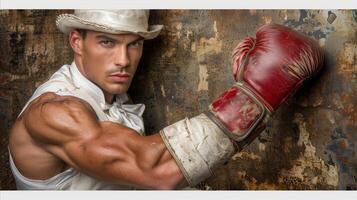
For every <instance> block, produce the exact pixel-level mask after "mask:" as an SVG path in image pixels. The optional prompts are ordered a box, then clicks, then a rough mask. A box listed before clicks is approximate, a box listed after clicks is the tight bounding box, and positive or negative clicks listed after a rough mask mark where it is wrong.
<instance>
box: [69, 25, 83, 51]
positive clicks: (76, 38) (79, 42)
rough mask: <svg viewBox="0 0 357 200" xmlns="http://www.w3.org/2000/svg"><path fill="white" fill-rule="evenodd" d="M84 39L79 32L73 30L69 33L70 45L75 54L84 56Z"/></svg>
mask: <svg viewBox="0 0 357 200" xmlns="http://www.w3.org/2000/svg"><path fill="white" fill-rule="evenodd" d="M83 42H84V40H83V38H82V36H81V34H80V33H79V32H78V31H77V30H72V31H71V32H70V33H69V44H70V45H71V47H72V49H73V51H74V53H75V54H78V55H82V47H83Z"/></svg>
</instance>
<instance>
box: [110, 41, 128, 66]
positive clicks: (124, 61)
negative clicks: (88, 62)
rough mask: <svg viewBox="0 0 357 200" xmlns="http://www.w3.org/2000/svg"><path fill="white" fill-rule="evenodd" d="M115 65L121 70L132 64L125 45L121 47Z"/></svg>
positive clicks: (117, 52) (116, 55)
mask: <svg viewBox="0 0 357 200" xmlns="http://www.w3.org/2000/svg"><path fill="white" fill-rule="evenodd" d="M114 64H115V65H116V66H118V67H120V68H124V67H127V66H128V65H129V64H130V59H129V55H128V49H127V47H126V46H125V45H120V46H119V47H118V49H117V51H116V53H115V59H114Z"/></svg>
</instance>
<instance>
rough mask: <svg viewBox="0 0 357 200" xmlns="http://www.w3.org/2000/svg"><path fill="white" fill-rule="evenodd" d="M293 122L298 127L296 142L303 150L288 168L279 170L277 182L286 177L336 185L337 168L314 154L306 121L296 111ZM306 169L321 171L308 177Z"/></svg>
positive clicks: (300, 180) (314, 149)
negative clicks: (314, 175)
mask: <svg viewBox="0 0 357 200" xmlns="http://www.w3.org/2000/svg"><path fill="white" fill-rule="evenodd" d="M294 122H295V123H297V125H298V127H299V133H300V136H299V140H298V142H297V144H298V145H299V146H304V147H305V150H304V152H303V153H302V154H301V155H300V157H299V158H298V159H296V160H295V161H293V167H292V168H290V169H283V170H282V171H281V172H280V178H279V182H281V183H283V182H284V181H285V179H286V178H292V179H298V180H299V182H304V183H306V184H315V185H316V184H317V183H322V184H327V185H330V186H335V187H336V186H338V180H339V179H338V169H337V167H336V166H334V165H329V164H327V163H325V162H324V161H323V160H322V159H321V158H319V157H318V156H317V155H316V148H315V147H314V146H313V145H312V143H311V141H310V139H309V135H310V133H309V132H308V131H307V129H306V122H305V120H304V117H303V115H302V114H300V113H296V114H295V117H294ZM307 170H318V171H321V176H318V177H310V176H309V174H306V171H307Z"/></svg>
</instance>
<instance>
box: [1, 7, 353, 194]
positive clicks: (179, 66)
mask: <svg viewBox="0 0 357 200" xmlns="http://www.w3.org/2000/svg"><path fill="white" fill-rule="evenodd" d="M62 12H65V11H63V10H61V11H43V10H41V11H0V44H1V48H0V73H1V75H0V109H1V113H0V132H1V138H0V139H1V152H0V153H1V162H0V164H1V166H0V167H1V171H0V173H1V174H0V180H1V184H0V189H11V188H13V186H14V184H13V181H12V179H11V175H10V173H9V170H8V163H7V160H8V159H7V157H8V155H7V152H6V145H7V134H8V128H9V127H10V125H11V123H12V122H13V121H14V119H15V118H16V115H17V114H18V113H19V111H20V109H21V108H22V106H23V105H24V103H25V101H26V100H27V99H28V98H29V97H30V95H31V94H32V92H33V90H34V89H35V87H36V86H38V85H39V84H40V83H41V82H43V81H45V80H46V79H47V78H48V77H49V76H50V74H51V73H53V72H54V71H55V70H56V69H58V67H59V66H61V65H62V64H63V63H69V62H70V61H71V52H70V50H69V48H68V45H67V39H66V38H65V37H64V36H63V35H62V34H60V33H59V32H58V31H57V30H56V27H55V25H54V20H55V16H56V15H57V14H59V13H62ZM334 14H335V15H336V17H337V18H336V19H335V20H332V19H333V18H331V17H332V16H333V15H334ZM329 15H330V19H329V20H328V16H329ZM151 21H152V22H153V23H159V24H164V25H165V29H164V31H163V32H162V34H161V36H160V37H159V38H157V39H154V40H152V41H147V42H146V46H145V50H144V51H145V52H144V57H143V59H142V62H141V66H140V68H139V70H138V73H137V76H136V77H135V80H134V82H133V85H132V87H131V89H130V91H129V92H130V94H131V96H132V98H133V100H134V101H135V102H143V103H145V104H146V106H147V110H146V113H145V115H144V118H145V123H146V128H147V132H149V133H150V132H156V131H158V130H160V129H161V128H163V127H164V126H166V125H168V124H171V123H173V122H175V121H177V120H180V119H182V118H183V117H185V116H188V117H190V116H194V115H196V114H198V113H200V112H202V111H204V110H205V109H206V107H207V105H208V104H209V103H210V102H211V101H212V100H213V99H214V98H215V97H217V96H218V95H219V94H220V93H221V92H222V91H223V90H224V89H227V88H228V87H230V85H231V84H232V83H233V78H232V75H231V60H230V57H231V50H232V49H233V48H234V47H235V45H236V44H237V43H238V42H239V41H240V40H242V39H243V38H244V37H246V36H248V35H250V36H251V35H253V34H254V32H255V30H256V29H257V28H258V27H259V26H261V25H264V24H267V23H279V24H285V25H287V26H290V27H292V28H294V29H296V30H299V31H301V32H304V33H306V34H308V35H310V36H312V37H314V38H315V39H317V40H319V43H320V44H321V46H323V47H325V49H326V57H327V59H326V62H325V68H324V70H323V71H322V72H321V73H320V74H319V76H318V77H317V79H314V80H312V81H310V82H309V83H308V84H306V85H305V86H303V88H302V89H301V90H300V91H299V92H298V93H297V94H296V96H295V97H293V98H291V99H290V100H289V101H288V104H286V105H284V106H282V107H281V108H280V109H279V110H278V111H277V112H276V115H275V116H274V117H273V119H272V120H271V122H270V123H269V126H268V129H267V130H266V131H265V132H264V133H262V134H261V136H260V137H259V138H257V139H256V140H255V141H254V142H253V143H252V144H251V145H250V146H249V147H248V148H247V149H246V150H244V151H243V152H241V153H237V154H236V155H235V156H234V157H233V158H232V160H231V161H230V162H229V163H228V164H227V165H225V166H223V167H221V168H220V169H218V170H217V171H216V175H215V176H213V177H211V178H210V179H208V180H207V181H205V182H204V183H202V184H200V185H199V188H201V189H356V188H357V157H356V152H357V136H356V135H355V133H357V115H356V114H355V113H356V112H355V111H356V110H357V95H356V94H357V93H356V92H357V85H356V81H357V64H356V58H357V42H356V41H357V35H356V30H357V11H356V10H332V11H329V10H250V11H249V10H210V11H204V10H159V11H154V12H152V15H151Z"/></svg>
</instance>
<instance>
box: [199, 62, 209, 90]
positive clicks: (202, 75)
mask: <svg viewBox="0 0 357 200" xmlns="http://www.w3.org/2000/svg"><path fill="white" fill-rule="evenodd" d="M198 75H199V83H198V87H197V91H207V90H208V72H207V65H202V64H200V65H199V74H198Z"/></svg>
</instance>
